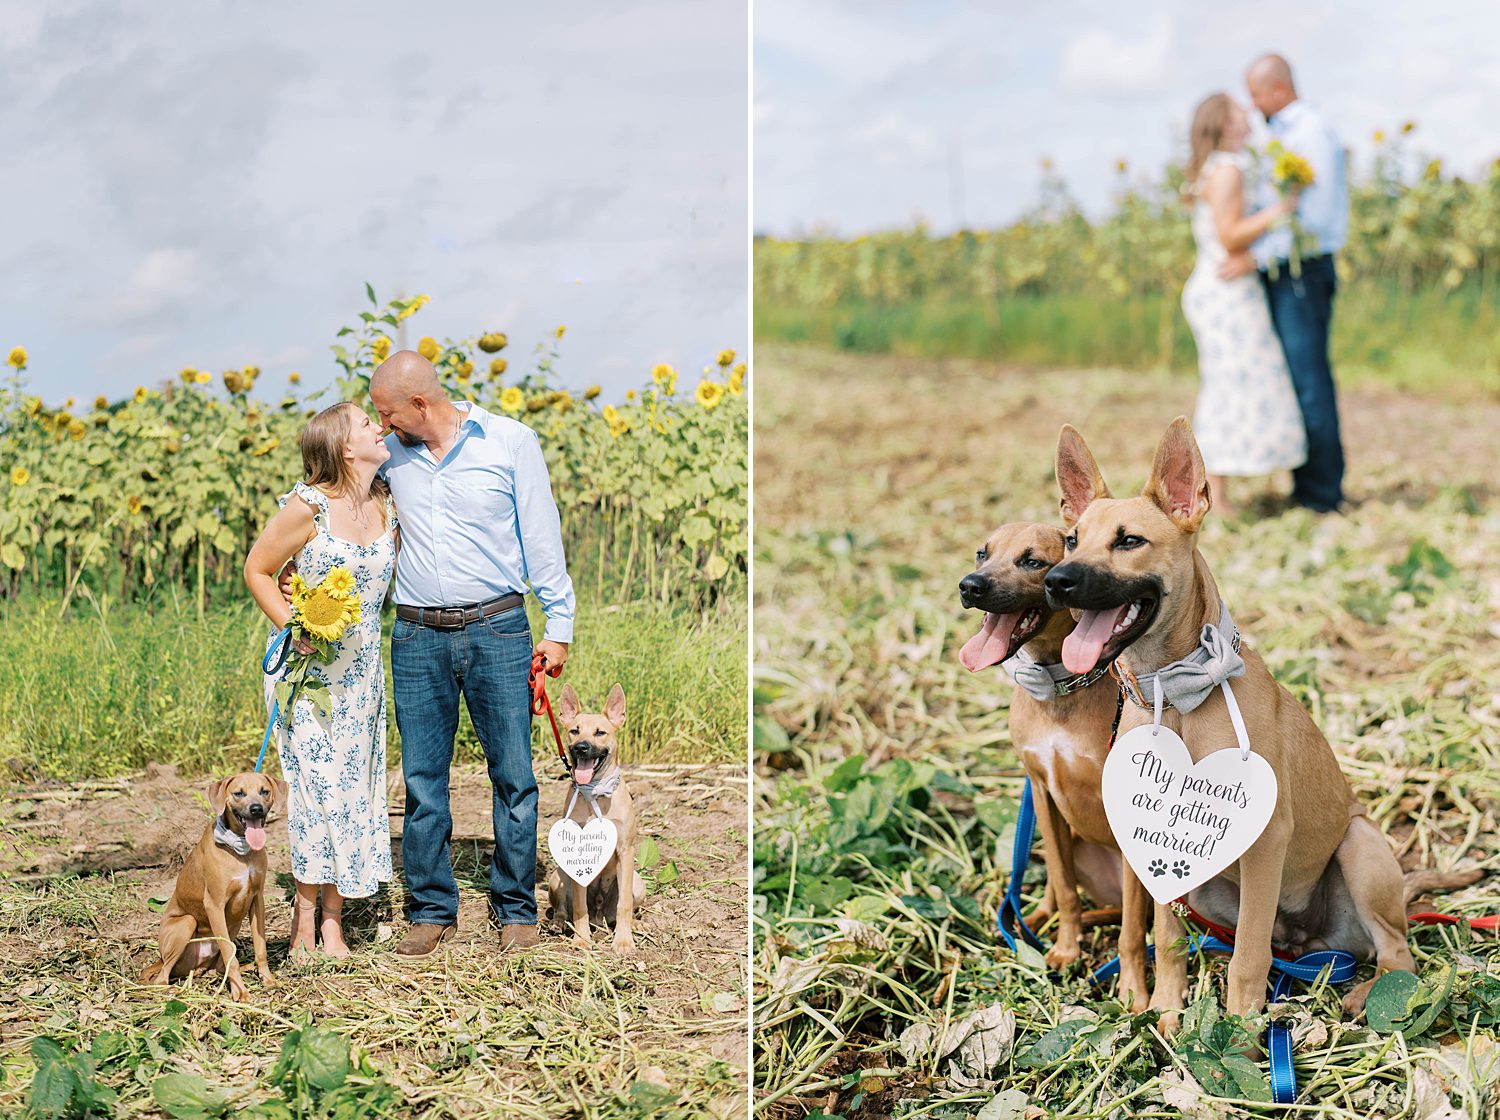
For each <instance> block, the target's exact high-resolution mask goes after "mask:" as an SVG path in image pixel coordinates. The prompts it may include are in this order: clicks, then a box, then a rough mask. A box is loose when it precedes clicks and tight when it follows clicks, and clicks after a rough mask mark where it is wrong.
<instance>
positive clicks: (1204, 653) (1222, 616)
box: [1111, 602, 1245, 713]
mask: <svg viewBox="0 0 1500 1120" xmlns="http://www.w3.org/2000/svg"><path fill="white" fill-rule="evenodd" d="M1115 666H1118V668H1115ZM1111 668H1114V672H1115V676H1116V678H1118V680H1119V682H1120V686H1121V688H1123V689H1124V691H1125V694H1126V695H1127V696H1129V697H1130V699H1131V700H1132V701H1133V702H1134V703H1135V705H1136V707H1138V708H1144V709H1145V710H1146V711H1148V712H1150V711H1155V710H1156V707H1157V700H1158V696H1157V693H1158V691H1159V692H1160V694H1161V695H1160V701H1161V706H1162V707H1164V708H1175V709H1177V711H1179V712H1183V713H1187V712H1191V711H1192V710H1193V709H1194V708H1196V707H1197V706H1198V705H1199V704H1201V703H1203V701H1205V700H1207V699H1208V696H1209V693H1211V692H1213V690H1214V689H1215V688H1217V687H1218V686H1219V685H1221V684H1223V683H1224V682H1225V681H1227V680H1228V679H1229V678H1230V677H1239V676H1243V675H1244V673H1245V662H1244V659H1243V658H1241V657H1240V632H1239V631H1238V630H1237V629H1235V625H1234V621H1233V619H1231V618H1230V617H1229V608H1228V607H1227V606H1225V605H1224V604H1223V603H1222V602H1221V603H1220V604H1219V624H1218V625H1217V626H1215V625H1213V624H1212V623H1210V624H1208V625H1205V626H1204V627H1203V632H1202V633H1201V634H1199V635H1198V648H1197V649H1195V650H1193V652H1192V653H1190V654H1188V655H1187V656H1186V657H1184V658H1183V659H1182V660H1181V661H1174V662H1172V663H1171V664H1170V665H1164V666H1162V667H1161V668H1160V669H1158V670H1157V671H1156V672H1154V673H1147V674H1146V675H1145V676H1140V677H1138V676H1136V675H1135V674H1134V673H1132V672H1131V671H1130V670H1129V669H1126V668H1125V667H1124V666H1122V665H1120V663H1119V662H1118V661H1115V662H1114V663H1113V665H1112V666H1111Z"/></svg>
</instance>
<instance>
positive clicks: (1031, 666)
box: [1000, 649, 1110, 703]
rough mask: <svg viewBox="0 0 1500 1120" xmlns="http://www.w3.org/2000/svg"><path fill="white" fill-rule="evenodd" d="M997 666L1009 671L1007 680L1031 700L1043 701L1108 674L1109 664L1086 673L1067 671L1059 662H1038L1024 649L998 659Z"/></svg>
mask: <svg viewBox="0 0 1500 1120" xmlns="http://www.w3.org/2000/svg"><path fill="white" fill-rule="evenodd" d="M1000 667H1001V668H1002V669H1004V670H1005V671H1006V672H1007V673H1009V674H1010V679H1011V680H1013V681H1015V682H1016V684H1018V685H1020V686H1021V688H1022V689H1023V690H1024V691H1025V692H1026V695H1028V696H1030V697H1031V698H1032V699H1033V700H1039V701H1041V702H1042V703H1046V702H1047V701H1048V700H1055V699H1057V698H1058V697H1059V696H1071V695H1072V694H1073V693H1075V692H1082V691H1083V690H1084V689H1086V688H1088V686H1089V685H1091V684H1093V683H1094V682H1095V681H1099V680H1102V679H1103V678H1104V677H1105V676H1106V675H1107V674H1108V673H1109V669H1110V666H1109V664H1105V665H1101V666H1099V667H1098V668H1097V669H1092V670H1090V671H1089V672H1087V673H1070V672H1068V670H1067V669H1065V668H1064V667H1063V665H1062V663H1061V662H1045V663H1044V662H1041V661H1038V660H1036V658H1034V657H1032V656H1031V655H1030V654H1029V653H1027V652H1026V651H1025V650H1024V649H1020V650H1017V651H1016V652H1015V655H1014V656H1012V657H1010V658H1009V659H1008V660H1006V661H1003V662H1001V665H1000Z"/></svg>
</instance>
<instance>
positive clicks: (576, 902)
mask: <svg viewBox="0 0 1500 1120" xmlns="http://www.w3.org/2000/svg"><path fill="white" fill-rule="evenodd" d="M557 716H558V719H560V720H561V721H562V724H563V728H564V729H565V731H566V733H567V736H568V742H569V746H568V753H569V754H570V755H571V756H572V763H573V767H572V772H571V774H570V778H571V780H572V786H571V789H570V790H569V797H570V798H571V799H572V801H573V811H572V812H571V813H570V814H569V819H571V820H574V821H576V822H578V823H579V824H580V825H586V824H588V822H589V821H590V820H592V819H593V816H594V811H593V809H592V808H591V807H590V805H589V799H588V798H587V797H586V796H584V793H583V792H579V793H578V795H577V796H576V797H575V796H573V794H574V791H578V790H580V787H582V789H583V790H584V791H587V790H588V789H589V788H590V787H602V790H608V791H609V792H602V791H601V792H600V793H599V795H598V796H597V797H596V802H597V804H598V806H599V813H600V815H602V816H603V817H605V819H607V820H610V821H612V822H614V826H615V833H616V840H615V851H614V855H613V856H611V857H610V860H609V862H608V863H607V864H605V865H604V870H603V871H601V872H600V873H599V877H598V878H596V879H595V880H594V881H593V882H591V883H590V884H589V885H588V886H587V887H583V886H580V885H579V884H578V883H576V882H575V881H574V880H572V879H571V878H569V877H568V876H566V875H564V874H563V873H562V872H561V871H559V870H558V869H557V868H555V867H554V868H553V869H552V871H551V873H550V874H549V875H548V876H547V896H548V898H549V900H550V906H549V908H548V912H547V917H548V919H549V920H550V921H551V923H552V928H553V929H554V930H555V931H556V932H558V933H564V932H566V931H567V929H568V928H569V927H570V926H571V927H572V930H573V938H574V940H575V941H576V942H578V943H579V944H581V945H584V946H589V945H592V944H593V931H592V926H594V925H599V926H603V925H606V924H609V925H613V926H614V927H615V936H614V942H613V945H612V948H613V949H614V951H615V952H616V953H617V954H620V955H622V956H623V955H625V954H627V953H633V952H635V937H634V935H633V934H632V932H631V927H632V925H633V923H634V920H635V912H636V909H637V908H638V907H639V906H640V904H641V902H642V901H643V900H644V899H645V897H646V884H645V882H644V881H643V880H642V879H641V875H640V872H639V871H637V870H636V868H635V846H636V835H635V833H636V826H635V805H634V803H633V802H632V801H631V800H630V791H629V790H628V789H626V788H625V781H624V777H623V775H622V774H621V773H620V757H619V744H618V743H617V741H616V738H615V733H616V732H617V731H619V729H620V728H622V727H624V726H625V690H624V689H623V688H621V687H620V686H619V685H618V684H617V685H615V686H614V687H613V688H611V689H610V690H609V697H608V698H607V699H606V700H605V702H604V712H603V714H602V715H597V714H588V713H585V712H584V711H583V709H582V706H581V705H580V704H579V702H578V694H577V693H576V692H574V691H573V686H572V685H564V686H563V690H562V695H561V696H560V697H559V698H558V704H557ZM617 782H618V784H616V783H617ZM622 884H629V886H628V888H625V889H622Z"/></svg>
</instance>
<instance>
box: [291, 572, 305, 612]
mask: <svg viewBox="0 0 1500 1120" xmlns="http://www.w3.org/2000/svg"><path fill="white" fill-rule="evenodd" d="M306 598H307V580H305V579H303V578H302V576H301V574H300V573H298V572H293V573H292V606H293V607H299V606H301V605H302V600H303V599H306Z"/></svg>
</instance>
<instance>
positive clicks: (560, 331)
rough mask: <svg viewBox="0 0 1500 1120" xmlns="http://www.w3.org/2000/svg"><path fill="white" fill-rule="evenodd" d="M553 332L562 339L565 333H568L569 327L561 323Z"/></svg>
mask: <svg viewBox="0 0 1500 1120" xmlns="http://www.w3.org/2000/svg"><path fill="white" fill-rule="evenodd" d="M552 333H553V334H554V335H556V336H557V337H558V339H561V338H562V336H563V335H565V334H567V333H568V328H567V326H566V324H562V323H559V324H558V327H557V330H555V331H553V332H552Z"/></svg>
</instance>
